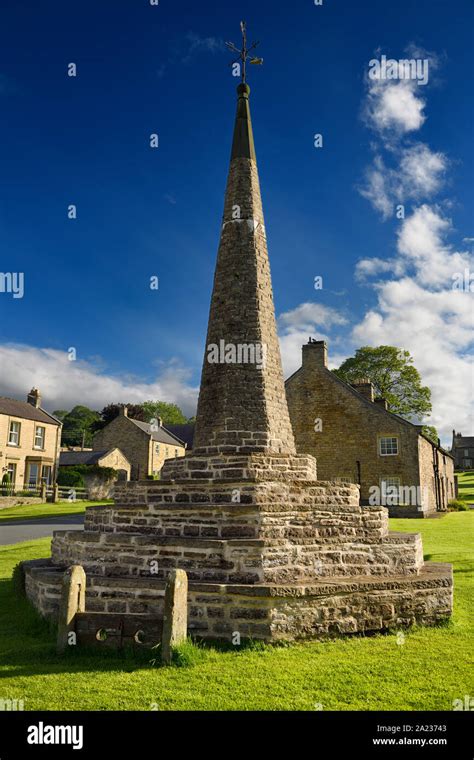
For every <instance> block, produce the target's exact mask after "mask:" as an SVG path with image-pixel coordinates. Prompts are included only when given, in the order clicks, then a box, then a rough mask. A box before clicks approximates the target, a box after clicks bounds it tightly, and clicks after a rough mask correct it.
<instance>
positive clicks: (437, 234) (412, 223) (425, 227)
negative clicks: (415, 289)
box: [397, 204, 472, 288]
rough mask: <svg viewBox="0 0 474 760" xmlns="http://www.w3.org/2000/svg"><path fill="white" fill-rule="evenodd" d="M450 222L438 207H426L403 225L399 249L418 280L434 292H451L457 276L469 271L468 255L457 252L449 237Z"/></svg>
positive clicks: (421, 208) (417, 210)
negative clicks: (467, 269) (466, 270)
mask: <svg viewBox="0 0 474 760" xmlns="http://www.w3.org/2000/svg"><path fill="white" fill-rule="evenodd" d="M451 228H452V225H451V221H450V220H449V219H446V218H445V217H443V216H442V215H441V212H440V211H439V209H437V208H436V207H432V206H429V205H428V204H423V205H422V206H420V207H418V208H416V209H415V210H414V212H413V214H412V215H411V216H409V217H407V218H406V219H405V220H404V222H403V224H402V225H401V227H400V229H399V231H398V233H397V236H398V243H397V248H398V251H399V254H400V256H401V257H403V258H404V260H405V261H406V262H407V263H409V264H411V265H413V267H414V268H415V276H416V278H417V280H418V281H419V282H421V283H423V284H424V285H426V286H429V287H434V288H443V287H444V288H446V287H447V288H451V287H452V285H453V275H454V274H455V273H456V272H462V271H464V269H465V268H467V267H469V265H470V264H471V263H472V262H471V257H470V256H469V254H468V253H467V252H465V251H453V250H452V247H451V246H450V245H449V244H447V243H446V241H445V237H446V235H447V234H448V233H449V232H450V231H451Z"/></svg>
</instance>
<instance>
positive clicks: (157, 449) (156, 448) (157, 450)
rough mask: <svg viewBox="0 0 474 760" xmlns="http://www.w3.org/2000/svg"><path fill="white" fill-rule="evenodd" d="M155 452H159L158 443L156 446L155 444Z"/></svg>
mask: <svg viewBox="0 0 474 760" xmlns="http://www.w3.org/2000/svg"><path fill="white" fill-rule="evenodd" d="M155 452H156V454H159V453H160V444H159V443H157V444H156V446H155Z"/></svg>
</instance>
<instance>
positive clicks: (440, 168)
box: [359, 143, 448, 219]
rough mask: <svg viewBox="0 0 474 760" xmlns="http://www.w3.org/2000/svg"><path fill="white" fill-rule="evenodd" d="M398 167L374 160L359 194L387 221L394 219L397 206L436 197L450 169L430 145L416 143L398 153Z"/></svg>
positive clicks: (442, 157) (441, 156)
mask: <svg viewBox="0 0 474 760" xmlns="http://www.w3.org/2000/svg"><path fill="white" fill-rule="evenodd" d="M397 154H398V158H399V164H398V166H397V168H395V169H393V168H390V167H388V166H386V165H385V163H384V160H383V158H382V157H381V156H380V155H377V156H375V158H374V160H373V163H372V165H371V166H370V167H369V168H368V169H367V170H366V173H365V184H364V185H363V186H362V187H361V188H360V189H359V192H360V194H361V195H362V196H363V197H364V198H367V200H369V201H370V202H371V203H372V205H373V206H374V208H375V209H376V210H377V211H380V213H381V214H382V217H383V218H384V219H388V217H390V216H392V214H393V212H394V208H395V204H405V203H406V202H407V201H408V200H412V199H413V200H418V199H420V198H427V197H430V196H432V195H434V194H435V193H437V192H438V191H439V190H440V188H441V186H442V182H443V175H444V174H445V172H446V169H447V165H448V162H447V158H446V156H445V155H444V154H443V153H433V152H432V151H431V150H430V149H429V147H428V146H427V145H424V144H423V143H415V144H414V145H411V146H410V147H407V148H400V149H399V151H397Z"/></svg>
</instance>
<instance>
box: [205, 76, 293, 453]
mask: <svg viewBox="0 0 474 760" xmlns="http://www.w3.org/2000/svg"><path fill="white" fill-rule="evenodd" d="M237 94H238V101H237V115H236V120H235V127H234V138H233V143H232V153H231V161H230V170H229V176H228V180H227V188H226V193H225V203H224V215H223V221H222V231H221V239H220V245H219V252H218V256H217V265H216V271H215V276H214V288H213V292H212V300H211V309H210V315H209V326H208V331H207V340H206V351H205V356H204V364H203V369H202V378H201V390H200V394H199V403H198V410H197V416H196V432H195V437H194V453H195V454H200V453H218V452H219V453H220V452H222V453H231V452H232V451H235V452H240V453H251V452H277V453H286V454H294V453H295V444H294V439H293V431H292V429H291V423H290V417H289V414H288V407H287V403H286V396H285V388H284V381H283V372H282V366H281V358H280V347H279V343H278V337H277V329H276V321H275V309H274V304H273V292H272V283H271V277H270V264H269V260H268V250H267V238H266V231H265V222H264V218H263V209H262V199H261V195H260V183H259V178H258V169H257V161H256V156H255V147H254V140H253V132H252V122H251V118H250V105H249V94H250V88H249V86H248V85H247V84H245V83H242V84H240V85H239V86H238V88H237ZM216 349H218V350H217V351H216ZM213 352H214V353H218V357H217V361H213Z"/></svg>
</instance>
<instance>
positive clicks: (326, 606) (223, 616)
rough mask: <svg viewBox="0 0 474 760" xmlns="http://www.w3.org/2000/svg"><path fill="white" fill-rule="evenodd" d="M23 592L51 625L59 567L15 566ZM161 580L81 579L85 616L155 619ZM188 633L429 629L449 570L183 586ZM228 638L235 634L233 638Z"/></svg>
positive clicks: (445, 597) (432, 567)
mask: <svg viewBox="0 0 474 760" xmlns="http://www.w3.org/2000/svg"><path fill="white" fill-rule="evenodd" d="M22 565H23V570H24V573H25V590H26V594H27V596H28V598H29V599H30V600H31V601H33V602H34V603H35V605H36V606H37V608H38V609H39V610H40V612H41V613H42V614H43V615H44V616H45V617H48V618H49V619H52V620H54V619H55V616H56V615H57V610H58V607H59V600H60V596H61V582H62V576H63V573H64V568H63V567H54V566H53V565H52V564H51V561H50V560H47V559H43V560H33V561H27V562H24V563H22ZM165 585H166V581H165V580H163V579H160V578H156V577H152V576H148V577H134V578H121V577H114V576H110V577H104V576H97V575H94V574H92V573H89V574H87V585H86V610H89V611H95V612H123V613H128V614H143V615H156V616H157V617H161V616H162V614H163V601H164V591H165ZM188 605H189V616H188V629H189V630H190V632H193V631H194V632H196V633H199V635H200V636H203V637H205V638H211V639H212V638H214V639H215V638H225V639H227V640H232V638H233V635H234V634H235V633H236V632H237V633H239V634H240V635H241V636H242V637H246V636H251V637H252V638H263V639H265V638H268V637H269V636H270V637H272V638H284V639H288V638H289V639H298V638H301V637H303V636H308V635H312V636H322V637H325V636H328V635H337V634H344V633H364V632H368V631H375V630H387V629H395V628H400V627H405V626H409V625H412V624H413V623H418V624H425V625H433V624H437V623H439V622H442V621H444V620H446V619H449V616H450V612H451V608H452V567H451V565H448V564H444V563H443V564H441V563H434V562H427V563H426V564H425V565H424V566H423V568H422V569H421V570H420V572H419V573H418V574H417V575H393V576H390V577H374V576H355V577H351V578H345V577H333V578H321V579H318V580H315V581H313V582H311V583H308V582H306V583H285V584H256V585H253V586H250V585H245V584H244V585H242V584H221V583H202V582H193V581H191V582H190V583H189V586H188ZM234 640H235V636H234Z"/></svg>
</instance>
